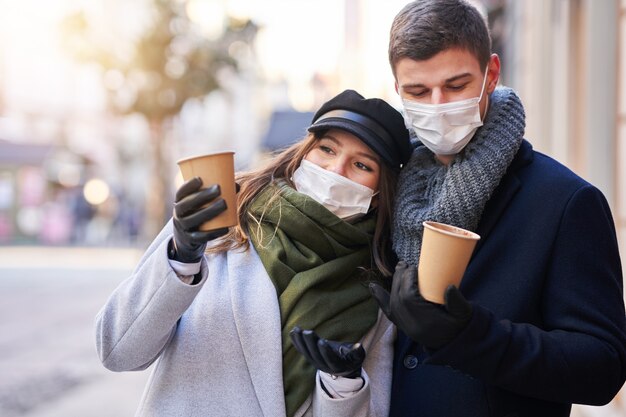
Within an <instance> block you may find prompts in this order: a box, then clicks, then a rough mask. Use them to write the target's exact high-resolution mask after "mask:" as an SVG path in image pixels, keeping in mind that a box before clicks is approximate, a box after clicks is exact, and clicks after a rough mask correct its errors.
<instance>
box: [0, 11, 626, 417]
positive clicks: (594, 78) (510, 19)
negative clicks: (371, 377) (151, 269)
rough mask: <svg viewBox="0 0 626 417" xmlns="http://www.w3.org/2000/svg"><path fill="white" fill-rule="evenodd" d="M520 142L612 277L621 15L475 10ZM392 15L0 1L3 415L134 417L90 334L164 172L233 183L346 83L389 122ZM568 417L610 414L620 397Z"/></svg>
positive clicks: (126, 385)
mask: <svg viewBox="0 0 626 417" xmlns="http://www.w3.org/2000/svg"><path fill="white" fill-rule="evenodd" d="M473 2H474V3H475V4H476V5H478V6H479V7H480V9H481V10H482V11H483V12H484V14H485V16H486V17H487V19H488V22H489V26H490V29H491V32H492V36H493V40H494V44H493V48H494V51H495V52H498V53H499V55H500V56H501V60H502V69H503V72H502V76H501V82H502V83H503V84H505V85H508V86H510V87H513V88H514V89H516V90H517V91H518V93H519V95H520V96H521V98H522V100H523V102H524V105H525V109H526V114H527V129H526V137H527V138H528V139H529V140H530V142H531V143H532V144H533V146H534V147H535V149H538V150H539V151H541V152H544V153H546V154H548V155H550V156H553V157H554V158H556V159H557V160H559V161H560V162H562V163H564V164H565V165H567V166H568V167H570V168H571V169H573V170H574V171H575V172H576V173H578V174H579V175H581V176H582V177H583V178H585V179H587V180H589V181H590V182H592V183H594V184H595V185H596V186H598V187H599V188H600V189H601V190H602V191H603V192H604V194H605V195H606V196H607V199H608V201H609V204H610V205H611V209H612V212H613V215H614V217H615V224H616V228H617V231H618V238H619V241H620V247H621V254H622V260H623V262H626V259H625V258H626V0H600V1H598V0H525V1H523V2H522V1H519V0H517V1H516V0H473ZM406 3H407V0H386V1H384V2H383V1H379V0H297V1H294V0H263V1H253V0H48V1H41V0H20V1H15V0H0V313H1V314H0V416H2V417H15V416H26V417H61V416H63V417H78V416H90V417H100V416H102V417H104V416H116V417H123V416H131V415H133V412H134V409H135V407H136V405H137V403H138V401H139V398H140V395H141V392H142V390H143V385H144V384H145V381H146V380H147V376H148V372H141V373H123V374H116V373H112V372H109V371H107V370H105V369H104V368H103V367H102V366H101V365H100V363H99V361H98V359H97V356H96V353H95V347H94V336H93V319H94V316H95V314H96V312H97V311H98V309H99V308H100V306H101V305H102V304H103V303H104V302H105V300H106V298H107V297H108V295H109V293H110V292H111V291H112V289H113V288H114V287H115V286H116V285H117V284H118V283H119V282H120V281H121V280H122V279H124V278H125V277H126V276H127V275H128V274H129V272H130V271H131V270H132V268H133V267H134V264H135V263H136V262H137V260H138V258H139V256H140V255H141V253H142V251H143V250H144V249H145V248H146V246H147V244H148V243H149V242H150V241H151V240H152V238H153V237H154V236H155V234H156V233H157V232H158V230H159V229H160V228H161V227H162V225H163V224H164V223H165V221H166V220H167V218H168V217H169V215H170V212H171V205H172V198H173V195H174V191H175V189H176V187H177V186H178V185H179V184H180V182H181V179H180V175H179V173H178V168H177V165H176V161H177V160H178V159H180V158H183V157H185V156H189V155H195V154H202V153H208V152H212V151H218V150H225V149H228V150H233V151H235V164H236V168H237V169H238V170H245V169H247V168H250V167H253V166H255V165H256V164H258V163H260V162H261V161H263V159H264V158H265V156H266V155H267V154H268V153H270V152H272V151H274V150H276V149H278V148H281V147H283V146H285V145H287V144H289V143H291V142H294V141H296V140H298V139H299V138H300V137H302V136H303V135H304V132H305V129H306V127H307V126H308V124H309V122H310V119H311V117H312V115H313V112H314V111H315V110H316V109H317V108H318V107H319V106H320V105H321V104H322V103H323V102H324V101H326V100H327V99H329V98H330V97H332V96H334V95H335V94H337V93H339V92H340V91H342V90H344V89H346V88H352V89H356V90H357V91H359V92H360V93H362V94H363V95H364V96H366V97H381V98H384V99H386V100H388V101H389V102H390V103H392V104H393V105H395V106H397V107H398V108H399V106H400V101H399V98H398V96H397V94H396V92H395V90H394V80H393V76H392V74H391V71H390V69H389V64H388V61H387V42H388V32H389V27H390V25H391V21H392V19H393V17H394V16H395V14H396V13H397V12H398V11H399V10H400V9H401V8H402V7H403V6H404V5H405V4H406ZM624 392H625V391H624V390H622V394H621V396H618V397H616V399H615V400H614V401H613V402H612V403H611V404H610V405H607V406H605V407H580V406H577V407H575V409H574V412H573V415H574V416H576V417H594V416H604V417H613V416H624V415H626V398H624V397H626V394H624Z"/></svg>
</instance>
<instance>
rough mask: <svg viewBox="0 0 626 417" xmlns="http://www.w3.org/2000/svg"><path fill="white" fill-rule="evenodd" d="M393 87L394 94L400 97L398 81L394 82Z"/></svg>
mask: <svg viewBox="0 0 626 417" xmlns="http://www.w3.org/2000/svg"><path fill="white" fill-rule="evenodd" d="M393 86H394V88H395V89H396V93H397V94H398V95H400V90H399V88H398V81H397V80H396V82H395V83H394V85H393Z"/></svg>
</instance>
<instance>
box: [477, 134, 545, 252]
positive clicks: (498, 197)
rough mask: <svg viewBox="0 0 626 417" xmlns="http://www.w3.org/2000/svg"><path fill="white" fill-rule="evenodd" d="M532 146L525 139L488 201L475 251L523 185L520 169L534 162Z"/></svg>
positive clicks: (482, 243) (478, 231)
mask: <svg viewBox="0 0 626 417" xmlns="http://www.w3.org/2000/svg"><path fill="white" fill-rule="evenodd" d="M532 158H533V156H532V146H531V145H530V143H528V142H527V141H525V140H524V141H523V142H522V145H521V146H520V149H519V151H518V153H517V155H516V156H515V158H514V159H513V161H512V162H511V165H510V166H509V170H508V172H507V173H506V174H505V175H504V177H502V181H501V182H500V185H498V187H497V189H496V193H495V194H494V195H493V196H492V198H491V199H490V200H489V201H488V202H487V206H486V207H485V210H484V211H483V214H482V216H481V221H480V224H479V225H478V229H477V230H476V233H478V234H479V235H480V240H479V241H478V245H477V246H476V250H475V253H476V252H478V251H479V250H480V248H481V247H482V246H483V245H484V242H485V241H486V239H487V236H489V233H490V232H491V230H492V229H493V227H494V226H495V225H496V224H497V223H498V220H500V217H501V216H502V213H503V212H504V210H506V208H507V206H508V204H509V201H511V199H512V198H513V196H515V194H516V193H517V191H518V190H519V188H520V187H521V186H522V183H521V181H520V179H519V178H518V176H517V171H519V170H520V169H521V168H523V167H524V166H526V165H528V164H529V163H530V162H532Z"/></svg>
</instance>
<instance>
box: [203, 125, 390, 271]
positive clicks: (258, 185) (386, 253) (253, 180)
mask: <svg viewBox="0 0 626 417" xmlns="http://www.w3.org/2000/svg"><path fill="white" fill-rule="evenodd" d="M323 133H324V132H316V133H315V134H313V133H309V134H307V136H305V137H304V138H303V139H302V140H300V141H298V142H296V143H295V144H293V145H291V146H289V147H288V148H286V149H284V150H282V151H279V152H278V153H276V154H275V155H274V156H273V157H272V158H270V159H269V160H268V161H267V162H265V163H264V164H263V166H261V167H260V168H258V169H255V170H252V171H246V172H240V173H238V174H237V175H236V178H235V181H236V182H237V183H238V184H239V186H240V189H239V192H238V193H237V213H238V215H239V224H238V225H237V226H235V227H232V228H231V229H230V231H229V232H228V234H226V235H225V236H224V237H223V239H221V240H220V241H219V242H217V244H216V245H212V246H209V247H208V248H207V252H208V253H216V252H222V251H226V250H230V249H247V248H248V245H249V238H248V235H249V233H250V230H251V227H252V226H253V225H256V224H257V221H255V220H253V218H252V216H251V215H250V214H249V213H248V209H249V207H250V204H251V203H252V201H253V200H254V198H255V197H256V196H257V195H258V194H259V193H260V192H261V191H262V190H263V189H264V188H265V187H266V186H268V185H269V184H272V183H275V182H276V181H279V180H284V181H286V182H287V183H288V184H289V185H291V186H292V187H293V186H294V185H293V182H292V181H291V177H292V176H293V173H294V171H295V170H296V169H297V168H298V167H299V166H300V162H301V161H302V159H304V157H305V156H306V154H307V153H309V151H310V150H311V149H313V148H314V147H315V145H316V143H317V141H319V140H320V138H321V137H322V136H323ZM397 179H398V174H397V173H395V172H393V171H392V170H391V169H390V168H389V167H388V166H386V165H385V164H384V163H381V164H380V179H379V183H378V189H379V194H378V205H377V206H376V208H375V209H373V210H375V215H376V226H375V228H374V238H373V242H372V255H373V257H374V263H375V264H376V267H377V268H378V270H379V271H380V272H381V273H382V274H383V275H384V276H391V275H392V273H393V268H394V265H393V263H394V262H395V258H394V255H393V251H392V249H391V224H392V215H393V201H394V197H395V189H396V183H397ZM276 197H278V191H277V193H276V195H274V196H273V197H272V198H271V199H270V202H271V201H272V200H273V199H274V198H276Z"/></svg>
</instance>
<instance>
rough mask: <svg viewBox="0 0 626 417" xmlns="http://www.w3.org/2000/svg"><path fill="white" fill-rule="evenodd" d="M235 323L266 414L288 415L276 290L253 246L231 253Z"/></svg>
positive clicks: (230, 275)
mask: <svg viewBox="0 0 626 417" xmlns="http://www.w3.org/2000/svg"><path fill="white" fill-rule="evenodd" d="M228 276H229V280H230V283H231V300H232V306H233V315H234V317H235V326H236V328H237V332H238V334H239V340H240V342H241V347H242V350H243V353H244V357H245V361H246V365H247V367H248V370H249V372H250V379H251V381H252V384H253V386H254V389H255V391H256V395H257V399H258V401H259V404H260V407H261V410H262V411H263V415H264V416H272V417H273V416H284V415H285V413H286V411H285V400H284V398H285V394H284V389H283V369H282V362H283V355H282V344H281V326H280V312H279V307H278V298H277V297H276V289H275V288H274V285H273V284H272V282H271V281H270V279H269V277H268V276H267V273H266V272H265V268H264V267H263V264H262V263H261V260H260V258H259V257H258V255H257V254H256V252H255V250H254V248H253V247H252V245H250V248H249V249H248V251H246V252H241V251H230V252H229V253H228Z"/></svg>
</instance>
